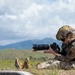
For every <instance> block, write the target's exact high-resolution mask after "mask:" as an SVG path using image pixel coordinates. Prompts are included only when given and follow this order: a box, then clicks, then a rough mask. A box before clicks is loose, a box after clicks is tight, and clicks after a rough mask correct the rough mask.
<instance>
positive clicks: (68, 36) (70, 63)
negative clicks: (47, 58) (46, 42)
mask: <svg viewBox="0 0 75 75" xmlns="http://www.w3.org/2000/svg"><path fill="white" fill-rule="evenodd" d="M56 38H57V40H60V41H62V51H61V52H59V53H57V52H55V51H54V50H53V49H52V48H51V46H49V49H48V50H45V51H44V53H51V54H53V55H55V57H56V60H58V61H60V62H59V63H58V66H60V68H63V69H71V68H74V69H75V29H74V28H72V27H70V26H67V25H65V26H62V27H61V28H60V29H59V30H58V32H57V34H56ZM56 60H55V61H54V60H53V62H56ZM51 61H52V60H51ZM39 65H40V64H39ZM51 65H52V64H51ZM53 65H54V64H53ZM49 66H50V65H49ZM40 68H42V67H40Z"/></svg>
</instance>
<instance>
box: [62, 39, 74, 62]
mask: <svg viewBox="0 0 75 75" xmlns="http://www.w3.org/2000/svg"><path fill="white" fill-rule="evenodd" d="M61 54H62V55H63V56H64V58H63V59H62V61H72V60H74V59H75V39H74V40H72V41H71V42H70V43H69V44H64V45H62V52H61Z"/></svg>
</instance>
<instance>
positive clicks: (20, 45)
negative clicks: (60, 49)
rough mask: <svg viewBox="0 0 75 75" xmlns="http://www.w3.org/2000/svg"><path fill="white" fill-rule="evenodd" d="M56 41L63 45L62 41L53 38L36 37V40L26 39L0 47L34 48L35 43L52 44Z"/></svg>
mask: <svg viewBox="0 0 75 75" xmlns="http://www.w3.org/2000/svg"><path fill="white" fill-rule="evenodd" d="M53 42H56V43H57V44H58V45H59V46H60V45H61V42H60V41H57V40H55V39H53V38H45V39H41V40H38V39H35V40H26V41H21V42H17V43H12V44H8V45H4V46H0V49H6V48H13V49H32V46H33V44H52V43H53Z"/></svg>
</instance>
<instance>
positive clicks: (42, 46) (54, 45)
mask: <svg viewBox="0 0 75 75" xmlns="http://www.w3.org/2000/svg"><path fill="white" fill-rule="evenodd" d="M49 46H50V47H51V48H52V49H53V50H54V51H55V52H56V53H60V47H59V46H58V45H57V43H55V42H54V43H52V44H50V45H49V44H33V47H32V48H33V49H34V51H41V50H48V49H49Z"/></svg>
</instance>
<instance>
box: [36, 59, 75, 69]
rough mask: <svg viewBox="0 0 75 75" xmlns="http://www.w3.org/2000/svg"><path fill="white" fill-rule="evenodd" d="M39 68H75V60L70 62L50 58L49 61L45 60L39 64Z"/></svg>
mask: <svg viewBox="0 0 75 75" xmlns="http://www.w3.org/2000/svg"><path fill="white" fill-rule="evenodd" d="M36 67H37V69H44V68H49V69H54V68H57V69H65V70H68V69H75V61H70V62H63V61H58V60H50V61H47V62H43V63H40V64H38V65H37V66H36Z"/></svg>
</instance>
